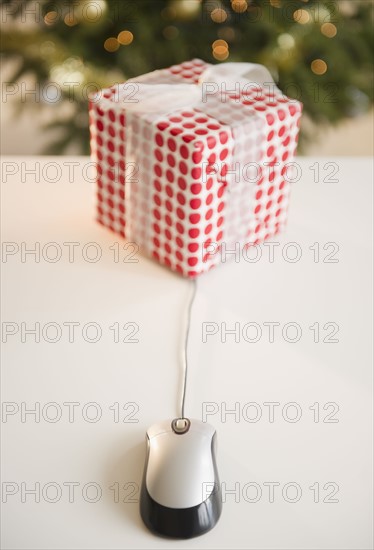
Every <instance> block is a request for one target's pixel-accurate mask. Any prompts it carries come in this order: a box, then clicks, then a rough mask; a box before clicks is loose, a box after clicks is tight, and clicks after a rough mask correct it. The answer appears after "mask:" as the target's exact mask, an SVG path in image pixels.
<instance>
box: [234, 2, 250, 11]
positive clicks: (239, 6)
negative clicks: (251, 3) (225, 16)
mask: <svg viewBox="0 0 374 550" xmlns="http://www.w3.org/2000/svg"><path fill="white" fill-rule="evenodd" d="M231 7H232V9H233V10H234V11H236V12H237V13H244V12H245V11H246V9H247V8H248V4H247V0H232V1H231Z"/></svg>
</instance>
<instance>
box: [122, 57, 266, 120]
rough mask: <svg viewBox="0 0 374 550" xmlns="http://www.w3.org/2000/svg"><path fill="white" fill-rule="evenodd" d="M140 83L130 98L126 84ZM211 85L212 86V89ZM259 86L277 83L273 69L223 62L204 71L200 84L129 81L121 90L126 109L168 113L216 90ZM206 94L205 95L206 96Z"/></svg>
mask: <svg viewBox="0 0 374 550" xmlns="http://www.w3.org/2000/svg"><path fill="white" fill-rule="evenodd" d="M129 83H131V85H134V86H136V89H135V90H134V94H133V95H134V98H133V99H132V100H126V97H127V95H128V91H127V90H126V86H127V85H128V84H129ZM209 85H212V86H211V89H210V88H209ZM248 85H255V86H259V87H264V86H265V85H271V86H273V87H274V86H275V84H274V80H273V78H272V76H271V74H270V72H269V71H268V70H267V69H266V68H265V67H264V66H263V65H258V64H256V63H222V64H220V65H212V66H210V67H208V69H206V70H205V71H204V73H203V74H202V76H201V78H200V81H199V83H198V84H173V83H170V84H157V82H156V83H143V82H137V81H136V79H131V80H128V81H127V82H126V83H125V84H124V85H123V88H122V89H119V90H118V100H119V102H120V103H121V102H123V104H124V105H125V109H126V110H127V111H131V112H133V113H160V114H166V113H170V112H173V111H177V110H178V109H183V108H188V107H190V106H191V105H196V104H198V103H200V102H204V103H205V102H206V98H207V97H209V96H210V95H215V94H216V93H228V92H233V91H235V89H237V87H238V86H239V89H243V87H246V86H247V87H248ZM203 94H204V95H203Z"/></svg>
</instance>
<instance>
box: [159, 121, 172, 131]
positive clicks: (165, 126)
mask: <svg viewBox="0 0 374 550" xmlns="http://www.w3.org/2000/svg"><path fill="white" fill-rule="evenodd" d="M168 126H170V122H159V123H158V124H157V128H158V129H159V130H161V131H163V130H165V129H166V128H168Z"/></svg>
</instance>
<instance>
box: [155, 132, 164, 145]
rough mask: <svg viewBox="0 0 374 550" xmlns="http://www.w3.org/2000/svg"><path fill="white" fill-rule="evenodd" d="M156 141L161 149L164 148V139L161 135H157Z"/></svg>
mask: <svg viewBox="0 0 374 550" xmlns="http://www.w3.org/2000/svg"><path fill="white" fill-rule="evenodd" d="M155 140H156V143H157V145H158V146H159V147H162V145H163V144H164V138H163V137H162V135H161V134H156V137H155Z"/></svg>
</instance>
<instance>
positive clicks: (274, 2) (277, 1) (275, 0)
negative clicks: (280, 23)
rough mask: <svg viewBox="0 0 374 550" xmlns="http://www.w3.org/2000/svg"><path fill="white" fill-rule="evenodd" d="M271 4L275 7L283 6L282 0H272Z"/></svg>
mask: <svg viewBox="0 0 374 550" xmlns="http://www.w3.org/2000/svg"><path fill="white" fill-rule="evenodd" d="M270 5H271V6H272V7H273V8H280V7H281V0H270Z"/></svg>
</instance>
